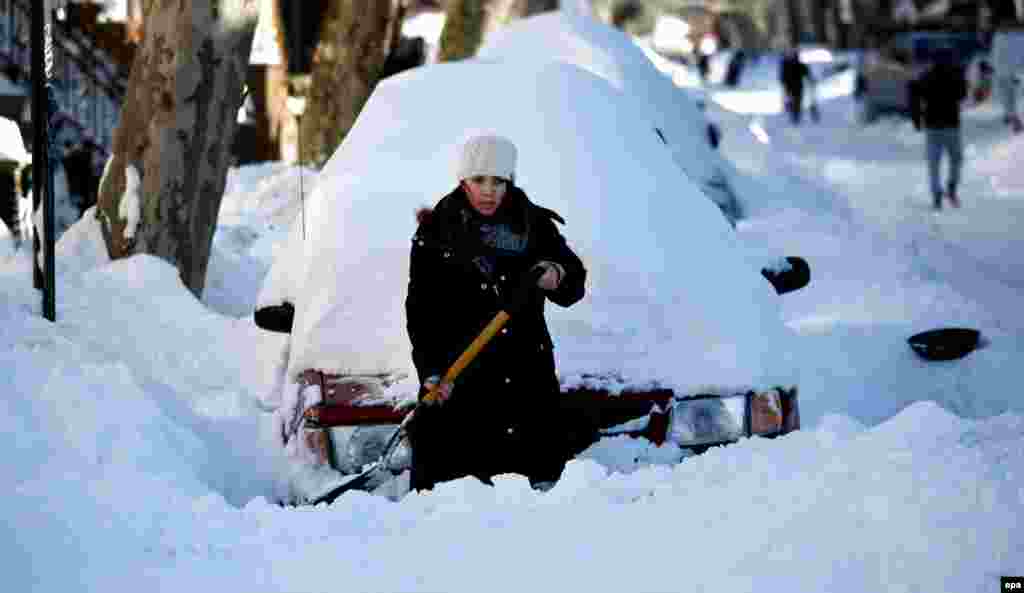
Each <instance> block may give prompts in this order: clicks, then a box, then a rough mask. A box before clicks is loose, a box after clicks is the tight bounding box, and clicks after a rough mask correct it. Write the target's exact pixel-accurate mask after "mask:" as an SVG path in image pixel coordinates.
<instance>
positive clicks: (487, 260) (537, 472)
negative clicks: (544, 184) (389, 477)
mask: <svg viewBox="0 0 1024 593" xmlns="http://www.w3.org/2000/svg"><path fill="white" fill-rule="evenodd" d="M419 218H420V226H419V228H418V229H417V231H416V234H415V236H414V237H413V240H412V253H411V262H410V269H409V288H408V296H407V298H406V303H405V304H406V318H407V329H408V332H409V339H410V341H411V342H412V353H413V362H414V364H415V365H416V370H417V372H418V374H419V378H420V381H421V382H422V381H423V380H424V379H426V378H428V377H430V376H432V375H438V376H443V375H444V373H445V371H446V370H447V368H448V367H449V366H450V365H451V364H452V363H453V362H454V361H455V359H456V358H458V356H459V355H460V354H461V353H462V351H463V350H464V349H465V348H466V346H468V345H469V344H470V343H471V342H472V341H473V339H474V338H475V337H476V336H477V335H478V334H479V333H480V331H481V330H483V328H484V327H485V326H486V325H487V324H488V323H489V322H490V321H491V319H493V317H494V316H495V314H497V312H498V311H499V310H501V309H502V308H503V305H504V301H503V295H504V293H506V292H510V291H512V290H513V289H514V288H515V287H516V286H518V285H519V283H520V279H521V278H522V277H523V276H524V275H525V274H526V272H527V271H528V270H529V269H530V268H531V267H533V266H534V265H535V264H536V263H537V262H539V261H543V260H547V261H552V262H556V263H559V264H561V266H562V267H563V268H564V269H565V276H564V278H563V279H562V282H561V284H560V285H559V287H558V290H556V291H554V292H548V293H545V292H543V291H541V290H540V289H539V288H538V289H536V290H534V291H532V292H531V293H530V295H529V298H528V299H527V300H526V302H525V304H524V305H523V306H522V308H521V309H520V310H517V311H516V312H514V313H512V316H511V318H510V319H509V321H508V323H507V324H506V325H505V328H504V329H503V330H502V331H501V332H500V333H499V334H498V335H496V336H495V337H494V339H493V340H491V342H490V343H489V344H488V345H487V346H486V347H485V348H484V350H483V351H482V352H481V353H480V354H479V356H478V357H477V358H476V360H474V361H473V362H472V363H471V364H470V365H469V367H468V368H466V370H464V371H463V373H462V374H461V375H460V376H459V378H458V379H457V380H456V382H455V386H454V390H453V392H452V396H451V398H450V399H449V401H448V402H446V403H445V404H444V405H443V406H439V407H438V406H434V407H427V406H423V407H421V408H420V409H419V411H417V415H416V422H415V426H414V428H413V429H412V430H411V437H412V444H413V487H415V488H430V487H432V486H433V484H435V483H436V482H440V481H445V480H450V479H454V478H457V477H461V476H464V475H475V476H477V477H478V478H480V479H481V480H485V481H486V480H487V479H489V477H490V476H491V475H494V474H495V473H502V472H516V473H522V474H526V475H528V476H530V477H531V478H535V479H536V480H538V481H544V480H551V479H557V477H558V474H559V473H560V472H561V464H562V462H564V460H563V459H560V451H561V446H560V444H559V443H558V442H557V441H558V434H557V432H558V431H557V426H556V425H555V421H554V420H553V417H554V415H555V411H556V410H557V399H556V398H557V397H558V396H559V386H558V380H557V377H556V375H555V361H554V352H553V345H552V342H551V336H550V334H549V333H548V328H547V323H546V322H545V320H544V305H545V302H546V301H547V300H550V301H553V302H555V303H556V304H559V305H561V306H563V307H568V306H570V305H572V304H573V303H576V302H577V301H579V300H580V299H581V298H583V293H584V283H585V281H586V270H585V268H584V267H583V263H582V262H581V261H580V259H579V258H578V257H577V256H576V254H575V253H573V251H572V250H571V249H570V248H569V246H568V245H567V244H566V242H565V239H564V238H563V237H562V235H561V234H560V233H559V232H558V229H557V228H556V227H555V223H554V221H556V220H557V221H559V222H564V221H562V220H561V217H559V216H558V214H556V213H554V212H552V211H550V210H547V209H545V208H541V207H539V206H537V205H535V204H533V203H532V202H530V201H529V199H528V198H527V197H526V194H524V193H523V191H522V190H520V189H519V188H517V187H515V186H513V185H509V187H508V190H507V193H506V195H505V198H504V200H503V202H502V205H501V208H499V209H498V211H497V212H496V213H495V214H494V216H492V217H490V218H488V219H485V218H483V217H481V216H480V215H478V214H477V213H476V211H475V210H473V208H472V207H471V206H470V205H469V201H468V199H467V197H466V195H465V194H464V192H463V190H462V189H461V188H456V189H455V190H454V191H453V192H451V193H450V194H448V195H447V196H445V197H444V198H442V199H441V201H440V202H439V203H438V204H437V206H436V207H435V208H434V209H433V211H432V212H421V215H420V217H419ZM481 223H505V224H507V225H508V226H509V227H511V228H512V229H514V230H516V231H517V232H520V233H522V235H521V236H525V237H526V245H525V248H522V245H521V244H520V245H517V246H516V248H515V249H512V250H498V249H495V248H494V247H488V246H486V245H485V244H484V241H483V240H482V239H481V233H480V231H479V225H480V224H481ZM422 395H423V394H421V396H422Z"/></svg>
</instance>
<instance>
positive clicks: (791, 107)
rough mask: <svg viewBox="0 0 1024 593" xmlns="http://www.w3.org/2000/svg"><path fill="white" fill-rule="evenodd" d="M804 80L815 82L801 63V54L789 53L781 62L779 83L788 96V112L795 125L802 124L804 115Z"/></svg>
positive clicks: (805, 65)
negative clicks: (801, 119)
mask: <svg viewBox="0 0 1024 593" xmlns="http://www.w3.org/2000/svg"><path fill="white" fill-rule="evenodd" d="M804 79H807V80H810V81H812V82H813V78H812V77H811V70H810V68H808V67H807V64H804V63H803V62H801V61H800V54H798V53H797V51H796V50H795V49H791V50H789V51H787V52H786V53H785V55H783V57H782V61H781V62H779V82H780V83H781V84H782V89H783V91H785V94H786V97H785V103H786V112H787V113H789V119H790V121H792V122H793V124H794V125H799V124H800V117H801V115H802V114H803V109H804Z"/></svg>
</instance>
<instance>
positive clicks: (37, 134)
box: [32, 0, 57, 321]
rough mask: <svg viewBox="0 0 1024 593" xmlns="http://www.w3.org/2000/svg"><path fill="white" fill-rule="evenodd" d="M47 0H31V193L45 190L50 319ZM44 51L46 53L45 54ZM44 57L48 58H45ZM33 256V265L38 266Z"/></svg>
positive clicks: (51, 313)
mask: <svg viewBox="0 0 1024 593" xmlns="http://www.w3.org/2000/svg"><path fill="white" fill-rule="evenodd" d="M46 20H47V19H46V7H45V0H34V1H33V2H32V135H33V144H32V193H33V197H34V199H33V202H36V203H38V198H36V197H35V196H38V195H39V192H40V191H42V192H43V193H42V196H43V199H42V206H43V245H44V246H43V250H44V267H45V273H44V280H43V286H42V288H43V317H45V318H46V319H48V320H50V321H56V320H57V312H56V294H55V290H54V276H55V274H54V258H53V244H54V242H55V241H54V216H53V205H54V204H53V202H54V200H53V168H52V167H51V161H50V159H51V158H52V157H53V154H52V153H51V150H50V149H51V144H52V143H51V142H50V138H49V136H50V134H49V128H50V126H49V124H50V121H49V120H50V115H51V112H54V109H53V108H54V107H55V105H53V103H54V99H53V94H52V88H51V86H50V84H49V73H50V69H51V68H52V67H53V46H52V37H51V32H50V30H49V28H50V24H49V23H47V22H46ZM44 54H45V55H44ZM44 59H45V61H44ZM38 265H39V263H38V260H37V259H36V258H35V257H33V262H32V267H33V269H35V267H36V266H38Z"/></svg>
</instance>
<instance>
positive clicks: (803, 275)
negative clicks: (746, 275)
mask: <svg viewBox="0 0 1024 593" xmlns="http://www.w3.org/2000/svg"><path fill="white" fill-rule="evenodd" d="M786 262H787V263H788V264H789V266H788V268H786V269H783V270H779V269H775V268H763V269H762V270H761V275H762V276H764V277H765V279H766V280H768V282H771V284H772V286H773V287H774V288H775V292H777V293H778V294H786V293H787V292H793V291H794V290H799V289H801V288H803V287H805V286H807V284H808V283H809V282H810V281H811V266H810V265H809V264H808V263H807V260H805V259H804V258H802V257H797V256H789V257H787V258H786Z"/></svg>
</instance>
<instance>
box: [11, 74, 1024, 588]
mask: <svg viewBox="0 0 1024 593" xmlns="http://www.w3.org/2000/svg"><path fill="white" fill-rule="evenodd" d="M759 76H760V77H759ZM682 78H684V77H677V79H682ZM751 79H752V80H750V81H749V83H746V82H745V83H744V85H742V86H741V88H739V89H735V90H732V89H730V90H728V91H726V90H721V91H719V89H716V88H711V89H708V90H707V92H708V93H710V95H711V98H712V99H714V102H717V103H718V104H720V105H728V106H729V107H730V108H731V109H733V111H726V110H724V109H718V108H713V109H712V113H711V114H712V117H713V118H714V119H717V120H718V121H719V122H720V123H721V124H722V125H723V128H724V129H725V136H724V138H725V140H724V143H723V152H724V154H725V155H726V156H728V157H729V158H730V159H731V160H732V161H733V162H734V163H735V164H736V165H737V166H738V167H739V168H740V169H741V170H742V171H744V172H746V173H747V174H749V175H750V176H751V177H752V178H753V179H754V180H755V181H756V186H757V188H758V189H759V190H760V192H761V199H760V200H759V201H758V203H757V204H756V208H755V209H753V210H752V211H751V213H750V217H749V218H747V219H746V220H744V221H743V222H741V223H740V224H739V226H738V227H737V229H736V234H737V238H738V240H739V241H741V242H742V243H743V244H745V245H747V246H749V247H750V248H751V249H756V250H758V251H760V252H764V253H766V254H772V255H794V254H795V255H802V256H804V257H805V258H807V260H808V261H809V262H810V264H811V267H812V281H811V284H810V285H809V286H808V287H807V288H805V289H803V290H801V291H798V292H796V293H792V294H789V295H785V296H783V297H781V298H780V299H779V307H780V309H781V314H782V318H783V319H784V321H785V323H786V325H787V326H788V327H789V328H790V329H791V330H792V331H793V332H795V333H796V335H797V336H798V337H797V338H796V339H795V340H794V346H793V347H794V352H793V354H794V356H795V357H796V358H797V359H798V360H799V361H800V363H801V370H802V373H801V381H800V389H801V406H802V409H801V411H802V416H803V423H804V428H803V430H801V431H799V432H796V433H793V434H791V435H788V436H786V437H782V438H779V439H775V440H765V439H760V438H754V439H749V440H745V441H743V442H741V443H739V444H737V445H733V446H729V447H725V448H721V449H716V450H712V451H710V452H708V453H706V454H704V455H702V456H699V457H694V458H688V459H686V460H684V461H682V462H681V463H678V464H674V465H665V464H664V463H665V462H667V461H675V456H674V455H672V453H671V452H668V451H666V450H664V449H654V448H652V447H650V446H649V445H645V444H644V443H640V442H637V441H630V440H628V439H625V438H622V437H617V438H615V439H608V440H606V441H603V442H602V443H601V444H600V445H599V446H596V447H594V448H592V449H591V450H590V451H588V452H587V453H586V454H584V455H583V456H581V457H583V459H580V460H576V461H573V462H571V463H570V464H569V466H568V467H567V469H566V473H565V475H564V477H563V479H562V480H561V481H560V482H559V483H558V484H557V485H556V486H555V487H554V488H553V489H552V490H551V491H549V492H546V493H539V492H535V491H533V490H531V489H529V487H528V485H527V483H526V481H525V479H523V478H520V477H516V476H509V477H508V478H505V479H501V480H498V482H497V485H496V486H495V487H494V488H489V487H485V486H483V485H481V484H479V483H477V482H475V481H474V480H472V479H463V480H458V481H455V482H452V483H449V484H445V485H443V486H441V487H439V488H437V489H436V490H435V491H434V492H432V493H425V494H413V495H410V496H408V497H406V498H405V499H403V500H402V501H401V502H398V503H393V502H389V501H388V500H386V499H384V498H379V497H373V496H370V495H365V494H361V493H350V494H348V495H346V496H344V497H342V498H341V499H340V500H339V501H338V502H336V503H335V504H334V505H333V506H331V507H328V508H298V509H282V508H279V507H277V506H275V505H274V504H273V503H272V502H268V501H273V500H274V499H275V497H276V496H278V495H280V493H281V488H282V484H281V476H282V475H284V474H285V473H286V471H285V469H284V468H285V465H286V461H285V459H284V458H283V456H282V453H281V451H280V447H279V446H278V445H277V443H276V442H275V441H274V438H273V436H272V434H271V423H270V420H269V416H270V414H269V413H267V412H266V411H265V410H264V407H265V406H267V405H268V401H267V400H266V395H267V394H268V393H271V392H272V391H273V390H274V385H273V382H274V379H275V375H276V371H277V370H278V369H279V368H280V365H281V364H283V361H282V359H281V353H282V349H283V347H284V339H283V338H281V337H280V336H276V335H272V334H267V333H266V332H263V331H261V330H259V329H257V328H255V327H254V325H253V324H252V321H251V316H250V313H251V310H252V306H253V305H254V304H255V302H256V298H257V293H258V291H259V288H260V284H261V282H262V280H263V277H264V275H265V274H266V273H267V270H268V269H269V268H270V264H271V261H272V260H273V257H274V255H275V253H279V252H280V250H281V249H282V246H283V245H284V243H285V242H286V241H285V240H286V237H287V236H288V233H289V224H290V223H291V222H292V221H293V220H295V218H296V215H297V213H298V201H299V192H298V187H299V170H298V169H297V168H295V167H290V166H285V165H282V164H280V163H270V164H266V165H257V166H250V167H243V168H241V169H238V170H234V171H232V173H231V179H230V182H229V192H228V194H227V195H226V196H225V200H224V204H223V206H222V210H221V223H220V227H219V230H218V234H217V237H216V239H215V248H214V255H213V259H212V260H211V266H210V272H209V274H210V275H209V278H208V282H207V284H208V287H210V290H208V291H207V293H206V296H205V297H204V300H203V303H199V302H197V301H196V300H195V299H194V298H193V297H191V295H190V294H189V293H188V291H187V290H186V289H185V288H184V287H183V286H182V284H181V282H180V281H179V280H178V279H177V277H176V273H175V271H174V270H173V268H171V267H170V266H169V265H167V264H166V263H164V262H162V261H160V260H157V259H155V258H152V257H146V256H138V257H134V258H131V259H129V260H126V261H119V262H113V263H109V262H107V261H106V258H105V256H104V254H103V251H102V245H98V244H97V243H96V229H95V228H94V226H92V225H94V224H95V222H94V220H93V219H92V218H91V216H90V215H87V216H86V217H85V218H84V219H83V220H82V221H81V222H80V223H78V225H76V226H75V227H73V228H72V229H71V230H70V231H68V233H66V234H65V236H64V237H63V239H62V242H61V244H60V245H58V250H57V261H58V264H59V266H58V272H59V277H58V287H57V290H58V300H57V305H58V307H57V315H58V320H57V322H56V323H54V324H51V323H48V322H46V321H44V320H43V319H42V318H41V316H40V314H39V311H40V306H39V293H38V292H36V291H34V290H33V289H32V288H31V273H30V269H29V259H28V255H27V254H26V253H25V252H23V251H17V252H15V251H14V250H13V248H12V247H11V246H10V245H8V242H5V241H0V244H2V245H3V247H2V248H0V304H2V305H0V345H2V348H0V358H2V359H3V361H2V363H0V368H2V369H4V374H3V377H4V379H5V380H6V383H7V385H8V389H7V396H6V397H5V398H3V399H0V426H3V427H4V429H5V430H3V431H2V432H0V445H2V447H3V448H4V450H6V451H7V452H8V454H7V456H6V457H5V462H4V464H3V466H2V468H3V469H2V471H0V482H2V486H3V487H4V490H5V491H6V492H8V496H7V498H6V500H5V502H6V504H5V506H4V511H3V515H2V516H3V520H2V521H0V557H2V558H4V560H5V566H6V567H7V570H6V571H5V574H4V589H5V590H10V591H46V592H48V591H69V590H74V591H81V590H86V591H121V590H125V591H127V590H137V589H139V588H147V589H150V590H153V591H175V592H180V591H182V590H185V589H188V588H192V589H196V590H220V591H257V590H258V591H282V592H285V591H289V592H290V591H334V590H337V591H479V590H489V591H521V590H542V591H548V590H550V591H566V590H588V591H724V590H746V591H751V590H755V589H756V590H765V591H807V592H811V591H815V592H816V591H831V592H839V593H842V592H851V593H852V592H863V591H881V590H885V591H957V592H960V591H991V590H994V588H995V587H996V586H998V585H997V584H998V577H999V575H1007V574H1019V573H1020V571H1021V567H1022V566H1024V538H1022V537H1021V535H1020V532H1019V527H1018V525H1019V517H1020V516H1021V513H1022V511H1024V508H1022V507H1024V489H1022V488H1021V480H1020V475H1021V473H1022V470H1024V421H1022V418H1021V410H1022V407H1024V405H1022V403H1021V398H1020V396H1019V391H1020V389H1019V386H1020V385H1021V384H1022V378H1024V377H1022V375H1024V371H1022V370H1021V369H1022V364H1021V363H1022V362H1024V356H1022V353H1024V327H1022V326H1024V323H1022V321H1024V318H1022V316H1021V315H1020V313H1019V302H1020V297H1021V293H1022V290H1024V265H1022V264H1021V262H1020V259H1019V254H1020V253H1022V251H1021V248H1022V247H1024V245H1022V244H1021V243H1022V239H1021V238H1020V233H1019V230H1018V229H1019V228H1020V226H1021V225H1020V223H1021V222H1022V214H1024V200H1022V197H1024V196H1022V193H1021V191H1020V190H1019V189H1018V190H1013V189H1008V188H1020V187H1021V186H1022V185H1024V175H1022V173H1021V171H1020V170H1019V168H1015V167H1014V166H1012V161H1009V162H1008V160H1007V159H1008V158H1010V157H1009V156H1008V155H1020V154H1021V152H1022V150H1024V137H1022V136H1017V137H1010V136H1008V133H1007V132H1006V130H1005V129H1004V128H1003V127H1002V126H1001V124H1000V123H999V116H998V114H997V111H996V110H995V109H994V108H993V107H992V106H990V105H983V106H980V107H977V108H973V109H971V110H969V111H968V112H967V115H966V118H965V134H966V135H967V138H968V164H967V170H966V175H965V181H964V188H963V192H962V194H963V201H964V207H963V208H962V209H961V210H958V211H944V212H942V213H940V214H933V213H931V212H930V211H928V209H927V206H928V201H929V198H928V196H927V192H926V190H925V174H924V165H923V159H922V154H921V153H922V152H923V148H922V146H921V144H922V139H921V137H920V136H919V135H918V134H916V133H915V132H913V130H912V128H910V126H909V124H907V123H905V122H899V121H895V120H883V121H882V122H880V123H878V124H876V125H874V126H871V127H869V128H861V127H858V126H856V125H854V124H853V123H852V121H853V118H852V116H851V113H852V111H853V108H854V107H853V103H852V101H851V100H850V99H849V98H848V97H847V96H845V95H844V94H843V93H842V92H839V91H837V92H836V93H835V94H834V96H832V97H830V98H828V99H827V100H823V101H822V111H823V116H824V117H823V120H822V122H821V123H820V124H818V125H817V126H810V125H806V126H804V127H801V128H791V127H789V126H788V124H786V123H785V121H784V119H783V118H782V117H780V116H779V115H778V114H777V113H775V112H773V109H772V108H771V104H770V102H769V104H768V106H767V107H765V106H764V105H765V104H764V103H763V102H761V101H760V98H761V97H762V94H763V93H764V92H766V89H767V92H771V84H770V79H771V72H769V71H766V72H761V73H760V75H759V73H758V71H757V70H756V69H754V71H753V72H751ZM833 82H835V85H836V87H835V88H837V89H842V88H843V83H842V81H841V80H839V79H836V80H835V81H833ZM755 83H756V84H755ZM748 85H749V86H748ZM680 92H689V93H694V94H700V93H703V92H704V91H699V90H696V89H689V90H687V91H684V90H680ZM719 92H720V93H721V96H720V97H719V96H717V95H718V94H719ZM754 100H757V101H758V103H759V106H758V107H757V108H756V109H747V108H745V106H746V105H749V104H750V103H751V102H752V101H754ZM744 111H745V112H746V113H743V112H744ZM754 112H756V113H754ZM752 129H753V130H761V132H762V134H761V135H760V137H761V138H764V139H766V140H767V141H768V143H767V144H765V143H762V142H761V141H759V140H757V137H756V136H755V135H754V134H753V133H752V132H751V130H752ZM1018 162H1019V161H1018ZM370 173H372V172H370ZM388 173H390V172H388ZM308 174H309V172H304V173H303V175H308ZM305 180H306V181H307V182H308V180H309V177H305ZM305 187H306V188H307V191H308V188H309V186H308V184H307V185H305ZM307 196H308V194H307ZM432 197H433V196H424V200H425V201H426V200H429V199H432ZM566 232H567V234H570V235H571V234H572V232H573V231H572V230H569V229H567V231H566ZM688 257H693V255H692V254H681V255H680V258H681V259H682V260H683V261H686V258H688ZM658 305H659V303H658V302H657V301H656V300H654V301H653V303H652V306H658ZM714 314H716V315H721V314H725V313H724V312H722V311H715V312H714ZM630 321H632V320H630ZM667 321H669V322H670V321H671V320H667ZM959 324H963V325H971V326H974V327H978V328H980V329H981V330H982V332H983V334H984V335H985V336H986V337H987V338H988V341H989V342H990V343H989V345H988V346H987V347H986V348H984V349H982V350H978V351H976V352H974V353H972V354H970V355H969V356H967V357H966V358H964V359H961V360H957V361H952V362H946V363H927V362H924V361H922V360H920V359H918V358H916V357H915V355H914V354H913V353H912V352H911V351H910V349H909V348H908V347H907V344H906V342H905V339H906V337H907V336H909V335H910V334H911V333H914V332H916V331H920V330H923V329H928V328H931V327H934V326H938V325H959ZM640 329H641V330H649V329H650V328H640ZM564 363H565V364H572V362H571V361H565V362H564ZM272 403H273V402H269V404H272ZM611 470H614V472H612V471H611Z"/></svg>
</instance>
